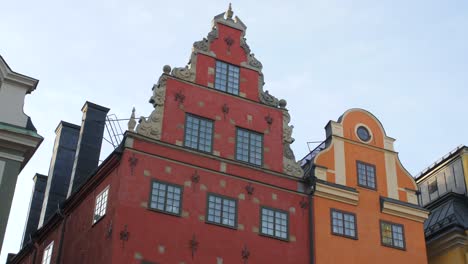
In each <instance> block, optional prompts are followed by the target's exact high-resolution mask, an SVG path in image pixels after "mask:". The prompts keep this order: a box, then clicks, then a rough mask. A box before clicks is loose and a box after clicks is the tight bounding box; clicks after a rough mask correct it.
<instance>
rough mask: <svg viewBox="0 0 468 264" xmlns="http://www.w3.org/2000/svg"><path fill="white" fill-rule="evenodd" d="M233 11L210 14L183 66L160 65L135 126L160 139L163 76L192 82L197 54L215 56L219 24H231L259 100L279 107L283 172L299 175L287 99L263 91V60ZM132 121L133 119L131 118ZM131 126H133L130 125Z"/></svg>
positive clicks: (163, 99) (228, 40) (164, 96)
mask: <svg viewBox="0 0 468 264" xmlns="http://www.w3.org/2000/svg"><path fill="white" fill-rule="evenodd" d="M233 14H234V13H233V11H232V7H231V4H229V8H228V10H227V11H226V12H224V13H221V14H219V15H217V16H215V17H214V18H213V21H212V28H211V31H210V32H209V33H208V36H207V37H206V38H203V39H202V40H200V41H196V42H194V43H193V47H192V53H191V55H190V61H189V63H188V64H187V66H185V67H178V68H174V69H172V71H171V67H170V66H168V65H166V66H164V68H163V72H164V73H163V74H162V75H161V77H160V78H159V80H158V83H157V84H155V85H154V86H153V96H151V98H150V101H149V102H150V103H151V104H153V106H154V110H153V112H152V113H151V115H150V116H149V117H148V118H145V117H140V120H139V125H138V126H137V128H136V131H137V133H139V134H142V135H145V136H148V137H151V138H154V139H157V140H160V139H161V129H162V119H163V116H164V101H165V98H166V80H167V77H168V76H169V75H172V76H174V77H176V78H178V79H182V80H185V81H189V82H195V77H196V65H197V61H196V60H197V54H198V53H202V54H205V55H207V56H210V57H214V58H216V54H215V53H214V52H213V51H212V50H211V48H210V45H211V43H212V42H213V41H214V40H215V39H218V37H219V34H218V24H224V25H227V26H229V27H232V28H236V29H238V30H240V31H241V32H242V33H241V36H240V40H239V43H240V46H241V48H242V49H243V50H244V52H245V54H246V58H247V61H244V62H241V66H242V67H246V68H249V69H251V70H254V71H257V72H258V74H259V78H258V94H259V101H260V102H261V103H262V104H265V105H268V106H272V107H276V108H280V109H281V110H282V111H283V153H284V156H283V167H284V173H286V174H288V175H291V176H295V177H302V176H303V174H304V171H303V170H302V168H301V166H300V165H299V163H298V162H296V160H295V157H294V153H293V151H292V149H291V147H290V144H292V143H293V141H294V139H293V138H292V137H291V135H292V129H293V126H290V125H289V122H290V119H291V117H290V116H289V113H288V110H287V109H286V100H278V98H276V97H275V96H273V95H271V94H270V93H269V92H268V90H267V91H264V90H263V86H264V85H265V82H264V75H263V73H262V68H263V65H262V63H261V62H260V61H259V60H257V58H255V54H253V53H251V50H250V47H249V45H248V44H247V39H246V38H245V32H246V30H247V26H246V25H245V24H244V23H243V22H242V21H241V20H240V18H239V17H237V16H235V17H234V18H233ZM225 41H226V44H228V45H229V43H231V44H232V41H235V40H232V39H226V40H225ZM132 122H133V121H132ZM133 127H134V125H133V124H129V128H133ZM131 130H132V129H131Z"/></svg>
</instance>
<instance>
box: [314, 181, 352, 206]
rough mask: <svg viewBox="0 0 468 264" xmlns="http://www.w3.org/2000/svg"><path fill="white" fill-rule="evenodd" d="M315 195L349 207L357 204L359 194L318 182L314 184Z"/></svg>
mask: <svg viewBox="0 0 468 264" xmlns="http://www.w3.org/2000/svg"><path fill="white" fill-rule="evenodd" d="M315 195H316V196H318V197H323V198H326V199H330V200H334V201H338V202H342V203H347V204H351V205H357V204H358V203H359V194H358V193H357V192H353V191H348V190H344V189H341V188H338V187H334V186H330V185H327V184H324V183H320V182H317V184H316V187H315Z"/></svg>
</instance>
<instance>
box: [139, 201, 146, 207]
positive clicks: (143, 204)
mask: <svg viewBox="0 0 468 264" xmlns="http://www.w3.org/2000/svg"><path fill="white" fill-rule="evenodd" d="M140 206H141V207H143V208H148V202H147V201H144V202H141V203H140Z"/></svg>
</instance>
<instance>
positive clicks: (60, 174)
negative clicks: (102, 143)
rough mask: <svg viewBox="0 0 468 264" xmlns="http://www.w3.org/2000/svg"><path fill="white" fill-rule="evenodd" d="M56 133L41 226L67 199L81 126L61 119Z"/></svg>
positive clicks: (40, 219) (40, 221) (40, 220)
mask: <svg viewBox="0 0 468 264" xmlns="http://www.w3.org/2000/svg"><path fill="white" fill-rule="evenodd" d="M55 134H56V136H55V143H54V150H53V153H52V159H51V161H50V167H49V177H47V187H46V191H45V197H44V202H43V203H42V210H41V217H40V218H39V225H38V226H37V227H39V228H40V227H41V226H42V225H43V224H44V223H45V222H47V220H49V218H50V217H51V216H52V215H53V214H54V213H55V212H56V211H57V208H58V206H59V204H60V203H62V202H63V201H65V199H67V194H68V187H69V185H70V178H71V174H72V169H73V163H74V161H75V155H76V148H77V145H78V137H79V135H80V127H79V126H77V125H74V124H70V123H67V122H64V121H61V122H60V123H59V125H58V126H57V128H56V129H55Z"/></svg>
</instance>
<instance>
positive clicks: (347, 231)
mask: <svg viewBox="0 0 468 264" xmlns="http://www.w3.org/2000/svg"><path fill="white" fill-rule="evenodd" d="M331 226H332V233H333V234H334V235H338V236H344V237H349V238H357V232H356V216H355V214H353V213H348V212H343V211H340V210H336V209H331Z"/></svg>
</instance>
